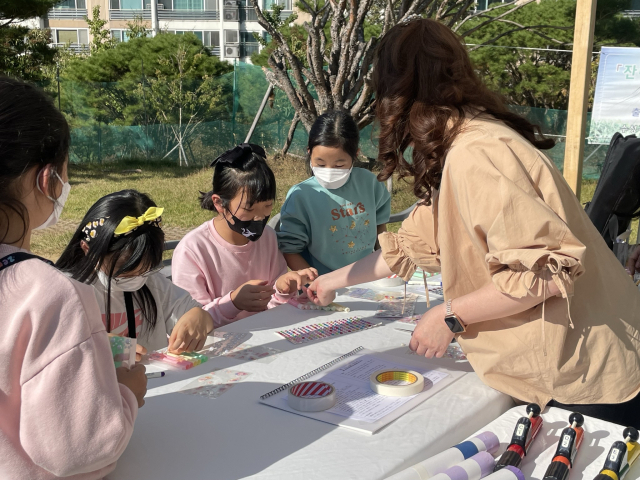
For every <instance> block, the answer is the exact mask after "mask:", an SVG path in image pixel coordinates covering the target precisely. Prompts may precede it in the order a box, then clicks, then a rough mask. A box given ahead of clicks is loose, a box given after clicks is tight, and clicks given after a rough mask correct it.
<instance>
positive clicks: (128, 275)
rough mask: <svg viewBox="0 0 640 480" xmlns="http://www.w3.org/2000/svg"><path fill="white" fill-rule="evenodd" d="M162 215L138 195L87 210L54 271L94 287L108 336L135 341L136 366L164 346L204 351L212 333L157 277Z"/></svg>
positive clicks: (192, 305) (193, 305)
mask: <svg viewBox="0 0 640 480" xmlns="http://www.w3.org/2000/svg"><path fill="white" fill-rule="evenodd" d="M163 212H164V209H163V208H161V207H158V206H157V205H156V204H155V203H154V202H153V201H152V200H151V199H150V198H149V197H148V196H147V195H145V194H143V193H139V192H137V191H135V190H123V191H121V192H116V193H112V194H110V195H107V196H105V197H103V198H101V199H100V200H98V201H97V202H96V203H95V204H94V205H93V206H92V207H91V208H90V209H89V211H88V212H87V214H86V215H85V218H84V219H83V221H82V223H81V224H80V226H79V227H78V229H77V230H76V232H75V234H74V236H73V238H72V239H71V242H70V243H69V245H68V246H67V248H66V249H65V251H64V252H63V254H62V256H61V257H60V259H59V260H58V263H57V266H58V268H60V269H61V270H63V271H65V272H67V273H68V274H69V275H70V276H72V277H73V278H74V279H76V280H78V281H80V282H83V283H87V284H90V285H93V287H94V291H95V294H96V298H97V300H98V304H99V305H100V309H101V311H102V317H103V321H104V322H105V327H106V329H107V332H110V333H111V334H115V335H121V336H128V337H131V338H136V339H137V348H138V360H140V358H141V356H142V355H143V354H144V353H146V352H147V350H158V349H161V348H164V347H167V346H169V348H170V350H172V351H177V352H183V351H193V350H200V349H202V347H203V346H204V342H205V340H206V338H207V334H208V333H209V332H210V331H211V330H213V319H212V318H211V315H209V314H208V313H207V312H205V311H204V310H202V307H201V305H200V304H199V303H198V302H196V301H195V300H193V299H192V298H191V296H190V295H189V294H188V293H187V292H186V291H185V290H182V289H181V288H179V287H177V286H175V285H173V284H172V283H171V281H170V280H168V279H167V278H165V277H164V275H162V274H161V273H160V268H161V267H162V251H163V244H164V232H163V231H162V228H161V225H162V214H163ZM107 319H108V320H107ZM168 335H170V338H169V341H168V342H167V336H168Z"/></svg>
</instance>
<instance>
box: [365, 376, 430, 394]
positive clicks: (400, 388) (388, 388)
mask: <svg viewBox="0 0 640 480" xmlns="http://www.w3.org/2000/svg"><path fill="white" fill-rule="evenodd" d="M369 380H370V383H371V390H373V391H374V392H376V393H377V394H379V395H385V396H387V397H409V396H411V395H416V394H418V393H420V392H421V391H422V389H423V388H424V377H423V376H422V375H420V374H419V373H418V372H413V371H410V370H380V371H378V372H375V373H372V374H371V377H370V378H369Z"/></svg>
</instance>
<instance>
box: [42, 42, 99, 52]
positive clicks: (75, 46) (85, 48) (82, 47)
mask: <svg viewBox="0 0 640 480" xmlns="http://www.w3.org/2000/svg"><path fill="white" fill-rule="evenodd" d="M49 45H50V46H51V47H53V48H68V49H69V50H71V51H72V52H73V53H89V51H90V48H89V45H86V44H84V43H50V44H49Z"/></svg>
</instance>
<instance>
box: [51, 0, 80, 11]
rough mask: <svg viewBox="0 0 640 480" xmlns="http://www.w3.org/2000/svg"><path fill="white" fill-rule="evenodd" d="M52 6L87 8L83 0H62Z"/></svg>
mask: <svg viewBox="0 0 640 480" xmlns="http://www.w3.org/2000/svg"><path fill="white" fill-rule="evenodd" d="M53 8H80V9H83V8H87V4H86V2H85V0H62V2H60V3H58V4H57V5H56V6H55V7H53Z"/></svg>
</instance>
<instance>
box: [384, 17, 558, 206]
mask: <svg viewBox="0 0 640 480" xmlns="http://www.w3.org/2000/svg"><path fill="white" fill-rule="evenodd" d="M373 81H374V84H375V88H376V118H377V121H378V122H379V124H380V138H379V153H378V160H379V161H380V162H381V163H382V165H383V170H382V172H381V173H380V175H379V176H378V178H379V179H380V180H386V179H387V178H389V177H390V176H391V175H392V174H393V173H394V172H398V174H399V175H400V178H405V177H409V176H413V178H414V184H413V192H414V194H415V196H416V197H418V198H420V199H421V200H422V203H425V204H426V205H430V204H431V195H432V189H433V188H436V189H437V188H439V187H440V180H441V178H442V169H443V167H444V161H445V156H446V155H447V152H448V151H449V149H450V148H451V145H452V143H453V141H454V140H455V138H456V136H457V135H459V134H460V132H461V130H462V128H463V124H464V120H465V114H479V115H490V116H492V117H494V118H496V119H498V120H501V121H502V122H504V123H505V124H506V125H507V126H508V127H510V128H512V129H514V130H515V131H516V132H518V133H519V134H520V135H522V136H523V137H524V138H526V139H527V140H528V141H529V142H531V143H532V144H533V145H534V146H535V147H536V148H539V149H548V148H551V147H553V145H554V141H553V140H551V139H547V138H544V137H543V136H542V134H541V131H540V127H539V126H536V125H533V124H531V123H530V122H529V121H527V120H526V119H525V118H523V117H520V116H519V115H516V114H515V113H512V112H510V111H509V110H508V109H507V106H506V104H505V102H504V100H503V99H502V98H501V97H500V96H499V95H497V94H496V93H494V92H492V91H490V90H489V89H488V88H487V87H486V86H485V85H484V83H482V81H481V80H480V78H478V76H477V75H476V73H475V71H474V69H473V65H472V63H471V59H470V58H469V54H468V53H467V49H466V46H465V45H464V43H463V41H462V39H461V38H460V37H459V36H458V35H456V34H455V33H454V32H453V31H452V30H451V29H450V28H448V27H446V26H444V25H442V24H441V23H438V22H436V21H434V20H425V19H417V20H412V21H409V22H407V23H404V24H399V25H396V26H395V27H393V28H392V29H391V30H389V32H388V33H387V34H386V35H385V36H384V37H383V39H382V41H381V42H380V45H379V46H378V50H377V52H376V58H375V68H374V73H373ZM410 145H413V162H412V163H408V162H407V161H405V160H404V158H403V153H404V151H405V150H406V149H407V147H409V146H410Z"/></svg>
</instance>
